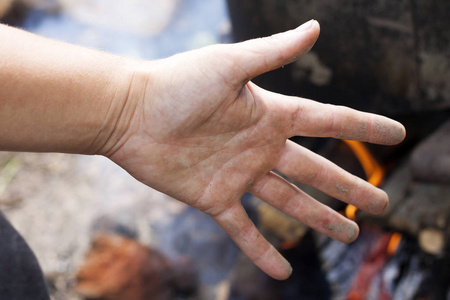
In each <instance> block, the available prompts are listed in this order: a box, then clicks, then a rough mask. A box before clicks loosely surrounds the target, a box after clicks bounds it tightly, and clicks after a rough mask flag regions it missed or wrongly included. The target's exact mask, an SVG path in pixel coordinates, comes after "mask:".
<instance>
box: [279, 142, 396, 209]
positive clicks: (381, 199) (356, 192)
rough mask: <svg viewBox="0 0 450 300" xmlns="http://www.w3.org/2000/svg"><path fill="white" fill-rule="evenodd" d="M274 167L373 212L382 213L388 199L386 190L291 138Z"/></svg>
mask: <svg viewBox="0 0 450 300" xmlns="http://www.w3.org/2000/svg"><path fill="white" fill-rule="evenodd" d="M275 169H276V170H277V171H279V172H280V173H282V174H283V175H285V176H286V177H288V178H290V179H292V180H295V181H297V182H300V183H304V184H307V185H311V186H313V187H315V188H317V189H318V190H321V191H322V192H324V193H326V194H328V195H330V196H332V197H334V198H336V199H339V200H342V201H344V202H346V203H349V204H352V205H354V206H356V207H358V208H360V209H362V210H365V211H367V212H369V213H372V214H380V213H382V212H383V211H384V210H385V209H386V207H387V205H388V202H389V200H388V196H387V194H386V193H385V192H384V191H383V190H381V189H379V188H376V187H375V186H373V185H371V184H370V183H368V182H367V181H365V180H362V179H361V178H359V177H357V176H354V175H353V174H350V173H348V172H347V171H345V170H343V169H342V168H340V167H338V166H337V165H335V164H334V163H332V162H331V161H329V160H327V159H325V158H324V157H322V156H320V155H317V154H316V153H314V152H312V151H310V150H308V149H306V148H304V147H301V146H300V145H297V144H295V143H294V142H292V141H288V142H287V143H286V146H285V148H284V150H283V152H282V154H281V157H280V159H279V161H278V162H277V164H276V166H275Z"/></svg>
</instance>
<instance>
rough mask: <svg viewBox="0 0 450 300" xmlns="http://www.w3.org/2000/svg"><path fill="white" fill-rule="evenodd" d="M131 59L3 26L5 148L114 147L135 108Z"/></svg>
mask: <svg viewBox="0 0 450 300" xmlns="http://www.w3.org/2000/svg"><path fill="white" fill-rule="evenodd" d="M131 65H132V64H131V63H130V61H127V60H125V59H122V58H119V57H116V56H114V55H109V54H106V53H102V52H99V51H95V50H90V49H86V48H82V47H77V46H74V45H69V44H65V43H61V42H56V41H52V40H48V39H46V38H43V37H39V36H36V35H33V34H30V33H27V32H24V31H22V30H18V29H15V28H11V27H7V26H4V25H0V150H12V151H39V152H40V151H51V152H67V153H90V154H93V153H98V152H99V151H104V150H105V148H108V147H112V145H108V143H112V140H114V136H115V135H120V134H121V127H124V126H126V123H127V122H126V120H125V119H126V118H127V117H129V116H127V114H128V113H129V112H130V111H133V109H132V108H129V107H128V106H130V105H132V103H129V101H127V99H128V96H129V93H130V86H131V82H132V78H133V70H132V67H131ZM122 129H123V128H122ZM123 130H125V129H123Z"/></svg>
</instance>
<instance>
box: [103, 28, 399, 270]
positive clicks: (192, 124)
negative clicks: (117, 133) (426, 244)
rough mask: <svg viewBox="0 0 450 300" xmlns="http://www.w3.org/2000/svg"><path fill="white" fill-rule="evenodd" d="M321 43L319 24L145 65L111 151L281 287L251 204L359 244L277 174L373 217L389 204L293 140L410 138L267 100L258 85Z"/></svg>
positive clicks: (344, 222) (393, 129) (296, 103)
mask: <svg viewBox="0 0 450 300" xmlns="http://www.w3.org/2000/svg"><path fill="white" fill-rule="evenodd" d="M318 35H319V24H318V23H317V22H315V21H310V22H309V23H305V24H304V25H302V26H301V27H299V28H298V29H296V30H291V31H288V32H284V33H281V34H277V35H274V36H271V37H268V38H263V39H257V40H251V41H246V42H243V43H239V44H234V45H215V46H211V47H207V48H203V49H200V50H195V51H191V52H188V53H183V54H179V55H176V56H173V57H170V58H168V59H164V60H160V61H155V62H147V63H140V65H139V66H138V67H137V70H136V73H135V77H134V79H133V83H132V85H131V88H130V93H129V95H128V98H127V102H126V105H125V106H124V108H123V112H122V118H125V117H126V118H127V120H129V121H128V126H127V130H126V132H125V133H124V134H123V135H122V136H121V138H120V139H118V140H117V141H116V142H115V143H114V146H113V147H111V148H110V149H104V152H103V153H104V154H105V155H106V156H108V157H110V158H111V159H112V160H113V161H115V162H116V163H117V164H119V165H120V166H122V167H123V168H125V169H126V170H127V171H128V172H129V173H130V174H131V175H133V176H134V177H135V178H137V179H138V180H140V181H141V182H143V183H145V184H147V185H149V186H151V187H153V188H155V189H158V190H160V191H162V192H164V193H166V194H168V195H170V196H172V197H174V198H176V199H179V200H181V201H183V202H185V203H187V204H189V205H191V206H193V207H196V208H198V209H200V210H201V211H203V212H205V213H207V214H209V215H210V216H212V217H213V218H214V219H215V220H216V221H217V223H218V224H220V226H222V227H223V228H224V230H225V231H226V232H227V233H228V234H229V235H230V236H231V238H232V239H233V240H234V241H235V243H236V244H237V245H238V246H239V247H240V248H241V249H242V251H244V252H245V253H246V255H248V257H249V258H250V259H251V260H252V261H253V262H254V263H255V264H256V265H257V266H258V267H260V268H261V269H262V270H263V271H264V272H266V273H267V274H269V275H270V276H272V277H273V278H276V279H285V278H287V277H288V276H289V275H290V273H291V267H290V265H289V263H288V262H287V261H286V260H285V259H284V258H283V257H282V256H281V255H280V254H279V253H278V252H277V250H275V248H274V247H273V246H272V245H270V244H269V243H268V242H267V241H266V240H265V238H264V237H263V236H262V235H261V234H260V233H259V232H258V230H257V228H256V227H255V225H254V224H253V223H252V222H251V221H250V219H249V217H248V216H247V214H246V212H245V210H244V208H243V207H242V205H241V203H240V199H241V196H242V195H243V194H244V193H246V192H250V193H252V194H254V195H255V196H257V197H259V198H261V199H262V200H264V201H266V202H267V203H269V204H270V205H272V206H274V207H276V208H278V209H279V210H281V211H282V212H284V213H286V214H287V215H290V216H292V217H294V218H295V219H297V220H299V221H300V222H303V223H305V224H306V225H308V226H310V227H312V228H314V229H315V230H317V231H319V232H322V233H324V234H326V235H328V236H330V237H332V238H335V239H337V240H339V241H342V242H351V241H353V240H355V239H356V237H357V235H358V227H357V225H356V224H355V223H354V222H353V221H350V220H348V219H346V218H344V217H343V216H341V215H340V214H338V213H336V212H335V211H333V210H332V209H330V208H329V207H327V206H324V205H323V204H321V203H319V202H317V201H316V200H314V199H313V198H311V197H310V196H309V195H307V194H305V193H304V192H303V191H301V190H300V189H298V188H297V187H296V186H294V185H292V184H290V183H289V182H288V181H286V180H284V179H283V178H282V177H280V176H278V175H276V174H275V173H273V172H272V170H277V171H279V172H280V173H282V174H284V175H285V176H287V177H289V178H291V179H292V180H295V181H298V182H301V183H306V184H309V185H312V186H314V187H316V188H318V189H319V190H322V191H323V192H325V193H327V194H329V195H330V196H333V197H335V198H337V199H340V200H342V201H344V202H347V203H350V204H353V205H355V206H357V207H359V208H360V209H363V210H366V211H368V212H370V213H375V214H378V213H381V212H383V210H384V209H385V208H386V206H387V205H388V197H387V195H386V193H384V192H383V191H382V190H380V189H378V188H376V187H374V186H372V185H370V184H369V183H367V182H365V181H364V180H362V179H359V178H357V177H355V176H353V175H351V174H349V173H347V172H345V171H344V170H342V169H341V168H339V167H337V166H336V165H334V164H333V163H331V162H330V161H328V160H326V159H324V158H322V157H320V156H318V155H316V154H314V153H312V152H311V151H309V150H307V149H305V148H303V147H301V146H299V145H297V144H294V143H293V142H290V141H289V140H288V138H289V137H292V136H296V135H302V136H316V137H334V138H345V139H353V140H359V141H367V142H372V143H379V144H386V145H391V144H396V143H399V142H400V141H402V140H403V138H404V136H405V130H404V128H403V126H402V125H401V124H399V123H397V122H395V121H392V120H390V119H387V118H385V117H382V116H377V115H373V114H368V113H362V112H358V111H355V110H352V109H350V108H346V107H339V106H332V105H327V104H321V103H317V102H314V101H311V100H307V99H302V98H297V97H288V96H283V95H279V94H275V93H271V92H269V91H266V90H263V89H262V88H260V87H258V86H256V85H255V84H253V83H252V82H251V81H250V80H251V79H252V78H253V77H255V76H257V75H259V74H262V73H264V72H267V71H269V70H272V69H275V68H278V67H280V66H283V65H285V64H288V63H290V62H292V61H294V60H295V59H297V58H298V57H299V56H301V55H302V54H304V53H306V52H307V51H308V50H309V49H310V48H311V47H312V46H313V44H314V42H315V41H316V39H317V37H318Z"/></svg>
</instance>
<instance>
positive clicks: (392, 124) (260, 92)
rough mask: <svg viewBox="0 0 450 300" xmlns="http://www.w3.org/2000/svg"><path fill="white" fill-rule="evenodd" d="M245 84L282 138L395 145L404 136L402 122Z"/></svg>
mask: <svg viewBox="0 0 450 300" xmlns="http://www.w3.org/2000/svg"><path fill="white" fill-rule="evenodd" d="M249 87H250V88H251V91H252V94H253V95H254V97H257V98H258V99H259V100H261V101H264V103H265V104H266V106H267V107H269V108H270V114H271V116H270V117H271V118H272V119H273V121H274V122H276V123H277V124H278V127H280V128H283V129H284V133H285V134H286V137H292V136H296V135H298V136H314V137H333V138H338V139H347V140H357V141H364V142H370V143H375V144H383V145H395V144H398V143H400V142H401V141H402V140H403V139H404V138H405V134H406V131H405V128H404V127H403V125H402V124H400V123H399V122H397V121H394V120H392V119H389V118H386V117H384V116H380V115H376V114H372V113H365V112H360V111H357V110H354V109H351V108H348V107H345V106H338V105H331V104H324V103H320V102H316V101H313V100H308V99H304V98H299V97H292V96H285V95H280V94H277V93H273V92H270V91H267V90H264V89H262V88H260V87H258V86H256V85H254V84H251V85H249Z"/></svg>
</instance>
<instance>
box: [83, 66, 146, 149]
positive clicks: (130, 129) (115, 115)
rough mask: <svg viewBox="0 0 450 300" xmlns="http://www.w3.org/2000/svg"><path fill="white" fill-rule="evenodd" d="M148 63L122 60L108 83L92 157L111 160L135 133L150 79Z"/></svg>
mask: <svg viewBox="0 0 450 300" xmlns="http://www.w3.org/2000/svg"><path fill="white" fill-rule="evenodd" d="M142 65H145V62H140V61H135V60H131V59H122V61H121V62H120V63H118V65H117V68H116V69H115V72H114V73H115V74H114V75H112V78H111V81H110V82H109V84H108V94H109V96H108V97H107V98H106V100H105V101H106V102H107V103H104V104H102V106H103V114H102V115H103V117H102V118H101V120H99V121H100V124H99V129H98V135H97V137H96V139H95V140H94V142H93V143H92V145H93V147H92V149H93V151H91V152H92V153H93V154H97V155H102V156H106V157H111V156H112V155H113V154H114V153H115V152H117V151H118V150H119V149H120V148H121V147H122V146H123V145H124V144H125V143H126V141H127V140H128V138H129V137H130V136H131V135H132V134H133V133H134V132H135V131H136V129H137V125H138V124H139V120H138V119H139V118H140V117H141V112H142V110H143V105H142V103H143V101H144V97H145V91H146V88H147V81H148V76H147V72H146V70H145V69H144V68H143V67H142Z"/></svg>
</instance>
